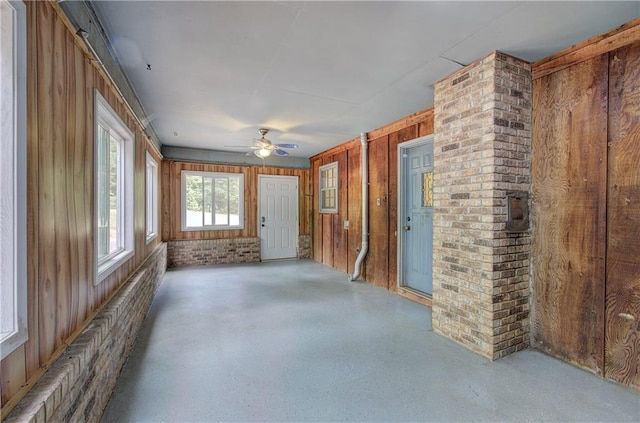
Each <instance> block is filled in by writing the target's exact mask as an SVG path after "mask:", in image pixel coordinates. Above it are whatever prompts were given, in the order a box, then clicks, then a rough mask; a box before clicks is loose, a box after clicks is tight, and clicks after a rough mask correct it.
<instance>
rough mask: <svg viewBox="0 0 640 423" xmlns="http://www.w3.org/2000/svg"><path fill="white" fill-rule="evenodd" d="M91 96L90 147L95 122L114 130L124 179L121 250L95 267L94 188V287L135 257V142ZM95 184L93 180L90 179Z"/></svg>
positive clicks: (97, 95)
mask: <svg viewBox="0 0 640 423" xmlns="http://www.w3.org/2000/svg"><path fill="white" fill-rule="evenodd" d="M94 92H95V108H94V109H95V110H94V113H95V120H94V134H93V136H94V145H95V146H96V147H97V145H98V122H101V123H103V124H104V125H106V126H108V127H110V128H111V129H113V130H115V131H116V132H117V133H118V135H119V136H120V137H121V138H122V139H123V140H124V150H125V151H124V172H123V174H124V178H123V181H122V186H123V187H124V188H125V189H124V193H123V194H124V203H125V204H124V210H123V211H124V216H123V217H124V219H123V220H124V224H123V230H124V249H123V251H121V252H119V253H118V254H116V255H114V256H113V257H111V258H110V259H109V260H107V261H105V262H103V263H101V264H98V236H97V233H98V210H97V209H98V208H97V204H98V190H97V186H94V190H93V191H94V204H95V205H96V207H95V210H94V218H93V220H94V223H93V225H94V226H93V228H94V237H93V238H94V261H95V269H96V272H95V273H96V275H95V279H94V280H95V283H94V284H95V285H97V284H99V283H100V282H102V281H103V280H104V279H105V278H106V277H107V276H109V275H110V274H111V273H113V272H114V271H115V270H116V269H118V268H119V267H120V266H121V265H122V264H124V263H125V262H126V261H127V260H129V259H130V258H131V257H133V255H134V254H135V232H134V196H133V190H134V186H135V183H134V161H135V150H134V144H135V138H134V135H133V132H131V130H130V129H129V127H127V125H125V124H124V122H123V121H122V119H120V116H118V114H117V113H116V112H115V111H114V110H113V109H112V108H111V106H110V105H109V103H108V102H107V100H105V98H104V97H103V96H102V95H101V94H100V92H99V91H98V90H97V89H96V90H94ZM97 168H98V149H97V148H94V171H97ZM94 180H95V183H96V184H97V180H98V178H97V177H94Z"/></svg>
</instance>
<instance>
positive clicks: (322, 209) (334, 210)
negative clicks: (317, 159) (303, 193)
mask: <svg viewBox="0 0 640 423" xmlns="http://www.w3.org/2000/svg"><path fill="white" fill-rule="evenodd" d="M331 168H334V169H335V170H336V186H335V187H334V188H328V189H331V190H334V191H335V192H336V196H335V198H336V206H335V207H322V191H325V190H327V189H323V188H322V181H323V178H322V172H323V171H325V170H327V169H331ZM339 181H340V175H339V174H338V162H332V163H329V164H326V165H323V166H320V168H319V169H318V207H319V209H320V213H337V212H338V205H339V204H338V200H339V198H338V182H339Z"/></svg>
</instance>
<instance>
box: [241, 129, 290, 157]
mask: <svg viewBox="0 0 640 423" xmlns="http://www.w3.org/2000/svg"><path fill="white" fill-rule="evenodd" d="M258 132H259V133H260V135H261V137H260V138H254V139H253V141H254V142H253V145H252V146H250V147H249V148H250V149H252V150H253V154H255V155H256V156H257V157H260V158H261V159H264V158H265V157H269V156H270V155H271V154H275V155H276V156H282V157H284V156H288V155H289V153H288V152H286V151H285V150H283V149H284V148H287V149H290V148H298V144H273V143H272V142H271V141H270V140H268V139H266V138H265V137H264V136H265V135H267V133H268V132H269V130H268V129H267V128H260V129H258Z"/></svg>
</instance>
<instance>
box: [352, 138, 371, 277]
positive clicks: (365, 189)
mask: <svg viewBox="0 0 640 423" xmlns="http://www.w3.org/2000/svg"><path fill="white" fill-rule="evenodd" d="M360 144H362V148H361V153H360V156H361V164H360V171H361V172H362V247H361V248H360V254H358V258H357V259H356V264H355V269H354V271H353V274H352V275H349V280H350V281H352V282H353V281H355V280H357V279H358V277H360V269H361V267H362V262H363V260H364V258H365V257H366V255H367V251H368V250H369V165H368V163H369V162H368V158H367V135H366V134H365V133H364V132H361V133H360Z"/></svg>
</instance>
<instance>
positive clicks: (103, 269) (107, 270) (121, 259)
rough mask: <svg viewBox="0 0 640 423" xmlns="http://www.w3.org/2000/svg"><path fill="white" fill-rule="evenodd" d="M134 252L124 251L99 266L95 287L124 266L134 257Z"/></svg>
mask: <svg viewBox="0 0 640 423" xmlns="http://www.w3.org/2000/svg"><path fill="white" fill-rule="evenodd" d="M133 255H134V251H133V250H127V251H123V252H121V253H120V254H118V255H117V256H115V257H113V258H112V259H111V260H109V261H106V262H104V263H102V264H101V265H99V266H98V272H97V275H96V279H95V283H94V285H98V284H100V282H102V281H103V280H105V279H106V278H107V276H109V275H110V274H112V273H113V272H114V271H116V270H117V269H118V268H119V267H120V266H122V265H123V264H124V263H125V262H126V261H127V260H129V259H130V258H131V257H133Z"/></svg>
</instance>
